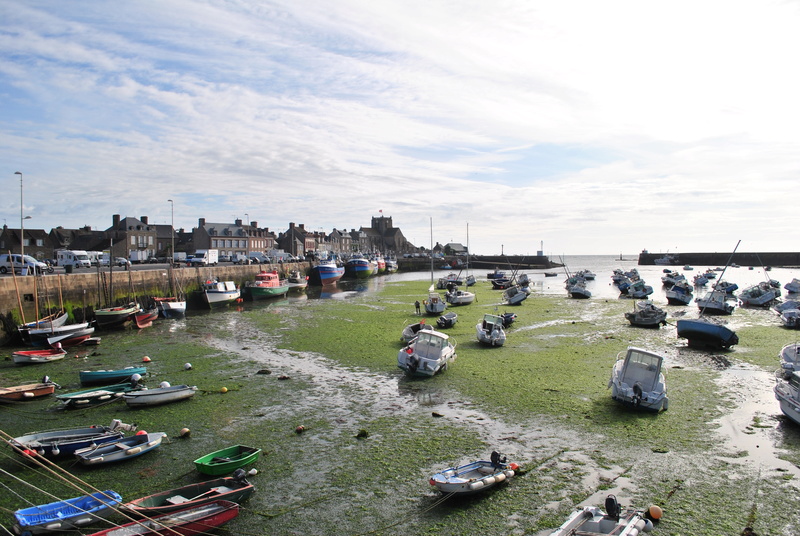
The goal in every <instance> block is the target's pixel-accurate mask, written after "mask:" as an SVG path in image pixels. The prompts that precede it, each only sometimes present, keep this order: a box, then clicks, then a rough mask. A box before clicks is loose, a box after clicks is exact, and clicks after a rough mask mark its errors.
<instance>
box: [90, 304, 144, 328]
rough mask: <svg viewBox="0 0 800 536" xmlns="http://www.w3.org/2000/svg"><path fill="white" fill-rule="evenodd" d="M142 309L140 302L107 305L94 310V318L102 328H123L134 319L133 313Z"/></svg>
mask: <svg viewBox="0 0 800 536" xmlns="http://www.w3.org/2000/svg"><path fill="white" fill-rule="evenodd" d="M139 310H140V307H139V305H138V304H134V303H131V304H128V305H125V306H122V307H106V308H103V309H97V310H96V311H95V312H94V319H95V322H97V327H99V328H100V329H112V328H121V327H125V325H127V324H129V323H130V322H131V321H132V320H133V315H134V314H135V313H137V312H138V311H139Z"/></svg>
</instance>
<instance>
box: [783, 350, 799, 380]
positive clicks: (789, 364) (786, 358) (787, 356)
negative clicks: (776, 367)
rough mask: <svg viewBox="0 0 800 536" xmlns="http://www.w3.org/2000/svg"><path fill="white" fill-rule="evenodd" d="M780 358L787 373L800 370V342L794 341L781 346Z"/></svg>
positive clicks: (784, 371)
mask: <svg viewBox="0 0 800 536" xmlns="http://www.w3.org/2000/svg"><path fill="white" fill-rule="evenodd" d="M778 359H779V360H780V362H781V370H783V373H784V374H785V375H787V376H788V375H789V374H791V373H792V372H798V371H800V343H797V342H793V343H790V344H787V345H786V346H784V347H783V348H781V351H780V352H779V353H778Z"/></svg>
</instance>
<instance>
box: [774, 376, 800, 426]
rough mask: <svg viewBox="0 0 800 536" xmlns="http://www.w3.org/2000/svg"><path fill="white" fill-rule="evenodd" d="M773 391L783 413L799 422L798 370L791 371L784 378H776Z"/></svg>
mask: <svg viewBox="0 0 800 536" xmlns="http://www.w3.org/2000/svg"><path fill="white" fill-rule="evenodd" d="M773 391H774V392H775V398H776V399H777V400H778V403H779V404H780V407H781V411H782V412H783V414H784V415H786V416H787V417H789V418H790V419H791V420H793V421H794V422H796V423H797V424H800V372H792V373H790V374H789V377H788V378H786V379H784V378H777V379H776V383H775V387H774V388H773Z"/></svg>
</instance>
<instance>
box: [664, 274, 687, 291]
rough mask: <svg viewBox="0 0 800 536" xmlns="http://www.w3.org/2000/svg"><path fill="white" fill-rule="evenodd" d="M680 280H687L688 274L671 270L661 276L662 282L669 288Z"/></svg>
mask: <svg viewBox="0 0 800 536" xmlns="http://www.w3.org/2000/svg"><path fill="white" fill-rule="evenodd" d="M680 281H686V276H685V275H683V274H682V273H680V272H675V271H669V272H666V273H665V274H664V275H663V276H661V283H663V284H664V286H665V287H667V288H670V287H671V286H672V285H674V284H675V283H678V282H680Z"/></svg>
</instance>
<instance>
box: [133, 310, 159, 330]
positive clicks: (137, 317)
mask: <svg viewBox="0 0 800 536" xmlns="http://www.w3.org/2000/svg"><path fill="white" fill-rule="evenodd" d="M157 318H158V306H157V305H153V306H152V307H149V308H147V309H139V310H138V311H136V312H135V313H133V322H134V323H135V324H136V327H137V328H139V329H144V328H149V327H150V326H152V325H153V320H155V319H157Z"/></svg>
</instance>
